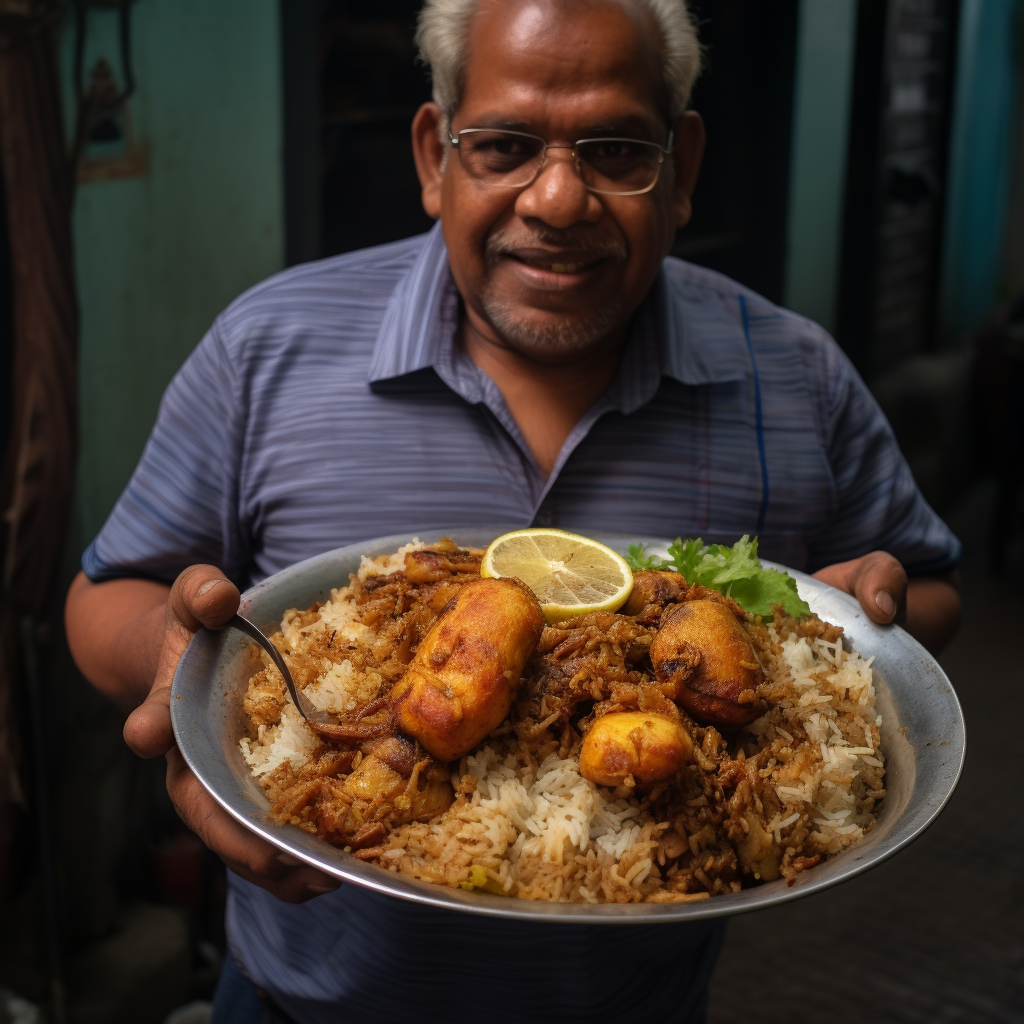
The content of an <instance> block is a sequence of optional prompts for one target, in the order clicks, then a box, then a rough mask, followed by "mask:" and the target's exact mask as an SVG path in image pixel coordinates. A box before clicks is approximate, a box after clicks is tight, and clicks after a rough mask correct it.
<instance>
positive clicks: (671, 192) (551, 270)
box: [414, 0, 689, 362]
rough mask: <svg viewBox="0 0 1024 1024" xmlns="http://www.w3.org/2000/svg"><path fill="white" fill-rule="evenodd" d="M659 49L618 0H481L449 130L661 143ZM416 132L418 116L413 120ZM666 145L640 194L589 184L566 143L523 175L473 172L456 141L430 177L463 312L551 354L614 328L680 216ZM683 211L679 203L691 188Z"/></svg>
mask: <svg viewBox="0 0 1024 1024" xmlns="http://www.w3.org/2000/svg"><path fill="white" fill-rule="evenodd" d="M664 107H665V97H664V93H663V87H662V83H661V57H660V52H659V41H658V36H657V34H656V30H655V29H654V26H653V24H652V23H650V22H649V21H648V19H647V17H646V15H645V14H644V13H643V12H642V11H640V10H634V9H633V8H632V7H631V6H627V5H623V4H620V3H618V2H616V0H595V2H593V3H579V2H578V0H577V2H574V3H572V4H571V5H570V4H563V3H558V2H555V3H551V2H545V3H539V2H537V0H506V2H502V3H500V4H492V3H487V4H483V5H482V6H481V9H480V12H479V13H478V15H477V16H476V18H475V20H474V22H473V26H472V30H471V33H470V39H469V46H468V51H467V64H466V69H465V88H464V92H463V100H462V103H461V105H460V106H459V108H458V110H457V111H456V112H455V114H454V116H453V119H452V126H451V128H452V133H453V134H456V135H457V134H458V132H459V131H460V130H461V129H463V128H505V129H511V130H518V131H523V132H529V133H531V134H533V135H537V136H540V137H541V138H543V139H544V140H545V141H546V142H548V143H549V144H558V145H567V146H571V145H572V144H573V143H574V142H575V141H576V140H577V139H582V138H593V137H595V136H602V135H605V136H618V137H628V138H637V139H642V140H645V141H649V142H656V143H658V144H659V145H662V146H664V145H665V144H666V141H667V138H668V134H669V128H670V125H669V124H668V123H667V122H666V119H665V116H664V112H663V111H664ZM414 131H415V127H414ZM675 172H676V167H675V166H674V162H673V159H672V158H671V157H668V156H667V157H666V158H665V162H664V164H663V165H662V167H661V173H660V176H659V179H658V182H657V184H656V185H655V187H654V189H653V190H652V191H650V192H648V193H646V194H643V195H633V196H615V195H598V194H595V193H593V192H589V191H587V189H586V187H585V186H584V184H583V182H582V181H581V179H580V177H579V175H578V173H577V171H576V167H575V164H574V161H573V157H572V153H571V151H570V150H568V149H555V150H550V151H549V152H548V154H547V161H546V163H545V165H544V168H543V169H542V171H541V173H540V175H539V177H538V178H537V180H536V181H534V182H533V184H532V185H530V186H529V187H527V188H521V189H513V188H502V187H496V186H493V185H488V184H484V183H482V182H480V181H479V180H477V179H474V178H471V177H470V176H469V175H468V174H467V172H466V170H465V168H464V167H463V166H462V163H461V160H460V158H459V156H458V154H457V153H455V152H451V153H450V154H449V155H448V157H447V160H446V162H445V163H444V165H443V172H441V175H440V179H439V181H438V183H437V184H438V188H437V189H436V190H435V192H434V195H435V196H436V202H437V205H438V209H437V210H430V209H429V206H430V203H429V202H427V195H428V189H427V188H426V187H425V189H424V196H425V202H427V206H428V212H432V213H439V214H440V217H441V222H442V227H443V231H444V236H445V242H446V244H447V247H448V254H449V259H450V261H451V267H452V272H453V274H454V277H455V281H456V284H457V285H458V288H459V291H460V292H461V294H462V296H463V299H464V301H465V304H466V312H467V315H468V317H469V320H470V325H471V326H472V327H473V328H474V329H476V330H477V331H478V332H480V333H481V334H483V335H484V336H485V337H487V338H488V339H489V340H491V341H493V342H495V343H497V344H500V345H502V346H503V347H507V348H511V349H513V350H515V351H517V352H519V353H520V354H522V355H524V356H527V357H529V358H533V359H538V360H541V361H547V362H559V361H568V360H572V359H574V358H578V357H579V356H580V355H583V354H585V353H587V352H589V351H592V350H596V349H598V348H600V347H601V346H603V345H608V344H615V343H617V342H618V341H621V339H622V337H623V336H624V331H625V326H626V323H627V321H628V319H629V317H630V316H631V314H632V313H633V311H634V310H635V309H636V308H637V306H638V305H639V304H640V302H641V301H642V299H643V297H644V295H646V293H647V291H648V289H649V288H650V286H651V284H652V282H653V281H654V278H655V275H656V274H657V272H658V267H659V266H660V264H661V261H662V259H663V258H664V257H665V255H666V254H667V253H668V251H669V248H670V246H671V244H672V239H673V236H674V232H675V228H676V226H677V224H679V223H680V220H682V221H683V222H685V216H682V217H681V214H680V202H679V195H678V192H679V189H678V188H677V187H676V182H675ZM686 198H687V202H686V203H685V204H684V205H685V215H686V216H688V212H689V205H688V195H687V197H686Z"/></svg>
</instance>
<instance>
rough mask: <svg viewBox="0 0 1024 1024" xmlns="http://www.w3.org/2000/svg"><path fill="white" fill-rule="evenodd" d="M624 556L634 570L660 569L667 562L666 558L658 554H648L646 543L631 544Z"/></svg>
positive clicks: (627, 563)
mask: <svg viewBox="0 0 1024 1024" xmlns="http://www.w3.org/2000/svg"><path fill="white" fill-rule="evenodd" d="M622 557H623V558H624V559H625V560H626V565H628V566H629V567H630V569H632V570H633V572H641V571H642V570H643V569H660V568H661V567H662V566H663V565H664V564H666V563H665V560H664V559H662V558H659V557H658V556H657V555H649V554H647V545H646V544H630V545H629V548H628V550H627V552H626V554H624V555H623V556H622Z"/></svg>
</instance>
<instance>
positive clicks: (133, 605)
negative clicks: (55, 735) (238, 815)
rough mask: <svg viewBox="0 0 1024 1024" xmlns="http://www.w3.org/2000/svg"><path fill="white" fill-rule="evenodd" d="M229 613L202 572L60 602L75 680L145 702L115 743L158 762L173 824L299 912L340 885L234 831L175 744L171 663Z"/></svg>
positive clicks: (83, 587)
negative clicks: (176, 819) (163, 760)
mask: <svg viewBox="0 0 1024 1024" xmlns="http://www.w3.org/2000/svg"><path fill="white" fill-rule="evenodd" d="M237 609H238V589H237V588H236V587H235V586H234V584H233V583H231V582H229V581H228V580H226V579H225V578H224V574H223V573H222V572H221V571H220V570H219V569H216V568H214V567H213V566H210V565H194V566H192V567H191V568H189V569H186V570H185V572H183V573H182V574H181V575H180V576H179V577H178V578H177V580H175V582H174V586H172V587H171V588H170V589H169V590H168V588H167V587H166V586H162V585H161V584H157V583H152V582H151V581H147V580H132V579H125V580H111V581H109V582H104V583H91V582H90V581H89V580H88V579H87V578H86V577H84V576H81V575H80V576H79V577H78V578H77V579H76V580H75V582H74V583H73V584H72V587H71V591H70V592H69V594H68V603H67V609H66V619H67V631H68V640H69V643H70V645H71V651H72V654H73V655H74V656H75V660H76V661H77V662H78V665H79V667H80V668H81V669H82V671H83V672H84V673H85V674H86V675H87V676H88V678H89V679H90V680H91V681H92V682H93V683H94V684H95V685H96V686H97V687H98V688H99V689H101V690H103V691H104V692H105V693H106V694H107V695H108V696H110V697H112V698H113V699H114V700H116V701H117V702H118V703H120V704H122V706H124V705H126V704H130V703H132V698H133V697H134V698H135V700H136V701H137V700H138V696H140V695H142V694H145V699H144V700H142V702H141V703H139V704H138V706H137V707H136V708H135V710H134V711H132V712H131V714H130V715H129V716H128V719H127V721H126V722H125V726H124V738H125V741H126V742H127V743H128V745H129V746H130V747H131V748H132V750H134V751H135V753H136V754H138V755H139V756H140V757H159V756H160V755H161V754H164V755H166V757H167V792H168V794H169V795H170V797H171V800H172V801H173V803H174V806H175V809H176V810H177V812H178V814H179V816H180V817H181V819H182V821H184V822H185V824H186V825H188V827H189V828H190V829H192V831H193V832H195V833H196V835H198V836H199V838H200V839H202V841H203V842H204V843H206V845H207V846H208V847H209V848H210V849H211V850H213V852H214V853H216V854H217V856H219V857H220V858H221V860H223V861H224V863H225V864H227V866H228V867H229V868H231V870H232V871H234V872H235V874H237V875H240V876H241V877H242V878H245V879H247V880H248V881H250V882H253V883H255V884H256V885H259V886H262V887H263V888H264V889H267V890H268V891H269V892H272V893H273V894H274V895H275V896H277V897H278V899H282V900H285V901H287V902H289V903H301V902H303V901H305V900H308V899H311V898H312V897H313V896H318V895H320V894H321V893H325V892H330V891H331V890H333V889H336V888H338V884H339V883H338V882H337V881H336V880H335V879H333V878H331V877H330V876H329V875H325V874H324V873H323V872H320V871H317V870H316V869H315V868H310V867H307V866H305V865H303V864H302V863H300V862H299V861H298V860H296V859H295V858H293V857H290V856H288V855H287V854H282V853H279V852H278V851H277V850H276V849H275V848H274V847H273V846H271V845H270V844H269V843H267V842H265V841H264V840H263V839H260V838H259V837H258V836H256V835H253V834H252V833H251V832H249V831H248V830H247V829H245V828H243V827H242V826H241V825H239V824H238V823H237V822H236V821H235V820H234V819H233V818H232V817H231V816H230V815H229V814H228V813H227V812H226V811H225V810H223V808H221V806H220V805H219V804H218V803H217V802H216V800H214V799H213V797H211V796H210V794H209V793H207V792H206V790H205V789H204V788H203V786H202V784H201V783H200V782H199V780H198V779H197V778H196V777H195V775H194V774H193V773H192V771H191V770H190V769H189V767H188V765H187V764H186V763H185V759H184V758H183V757H182V756H181V752H180V751H179V750H178V748H177V747H176V746H175V743H174V733H173V731H172V729H171V713H170V694H171V681H172V679H173V678H174V670H175V669H176V668H177V665H178V661H179V660H180V658H181V655H182V654H183V653H184V651H185V648H186V647H187V646H188V642H189V640H191V638H192V635H193V634H194V633H195V632H196V630H198V629H199V628H200V627H201V626H206V627H208V628H210V629H221V628H223V626H224V625H225V623H226V622H227V621H228V619H230V618H231V616H232V615H233V614H234V613H235V612H236V611H237ZM161 613H162V614H161ZM147 683H148V688H147Z"/></svg>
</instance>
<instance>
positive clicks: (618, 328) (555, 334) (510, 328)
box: [485, 303, 628, 362]
mask: <svg viewBox="0 0 1024 1024" xmlns="http://www.w3.org/2000/svg"><path fill="white" fill-rule="evenodd" d="M485 313H486V314H487V319H488V320H489V321H490V323H491V325H492V326H493V327H494V329H495V331H496V332H497V334H498V336H499V337H500V338H501V339H502V340H503V341H504V342H505V344H506V345H507V346H508V347H509V348H510V349H512V350H514V351H516V352H518V353H519V354H520V355H523V356H526V357H527V358H530V359H537V360H540V361H542V362H558V361H562V360H572V359H573V358H576V357H579V356H584V355H587V354H588V353H591V352H594V351H597V350H600V349H601V348H604V347H605V346H606V345H609V344H613V343H615V342H616V341H618V340H620V339H621V336H622V333H623V331H624V329H625V323H626V320H627V319H628V316H627V315H625V314H624V313H623V311H622V310H621V309H620V308H618V306H615V307H614V308H613V307H610V306H606V307H605V308H603V309H600V310H592V311H590V312H588V313H586V314H580V315H568V314H556V313H552V312H549V311H547V310H537V309H528V308H527V309H524V308H522V307H515V308H509V307H507V306H505V305H503V304H501V303H487V304H486V306H485Z"/></svg>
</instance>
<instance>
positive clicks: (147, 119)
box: [62, 0, 284, 546]
mask: <svg viewBox="0 0 1024 1024" xmlns="http://www.w3.org/2000/svg"><path fill="white" fill-rule="evenodd" d="M132 17H133V32H132V36H133V45H132V49H133V53H134V59H135V72H136V79H137V83H138V91H137V93H136V95H135V96H134V97H133V98H132V100H131V113H132V119H133V123H134V126H135V134H136V136H137V137H138V138H139V139H140V140H141V141H142V142H144V143H145V144H146V145H148V146H149V148H150V169H149V172H148V173H147V174H146V175H145V176H143V177H138V178H126V179H121V180H116V181H103V182H90V183H85V184H81V185H79V187H78V192H77V196H76V201H75V211H74V222H73V223H74V241H75V260H76V269H77V274H78V289H79V301H80V304H81V312H82V334H81V347H80V352H81V356H80V390H81V454H80V459H79V486H78V506H79V507H78V518H79V521H80V535H81V536H80V540H81V543H80V546H84V544H86V543H88V541H89V540H90V539H91V537H92V536H93V534H94V533H95V532H96V530H97V529H98V528H99V527H100V526H101V525H102V523H103V520H104V519H105V517H106V515H107V513H108V512H109V511H110V508H111V507H112V506H113V503H114V502H115V501H116V499H117V497H118V495H119V494H120V492H121V490H122V488H123V487H124V485H125V483H126V482H127V480H128V477H129V475H130V474H131V471H132V469H133V467H134V466H135V463H136V462H137V461H138V457H139V454H140V453H141V451H142V448H143V445H144V443H145V440H146V437H147V435H148V433H149V430H150V428H151V426H152V424H153V420H154V417H155V415H156V410H157V406H158V403H159V400H160V395H161V393H162V392H163V389H164V388H165V387H166V385H167V383H168V381H169V380H170V379H171V377H172V376H173V374H174V372H175V371H176V370H177V368H178V367H179V366H180V365H181V363H182V361H183V360H184V359H185V357H186V356H187V355H188V353H189V352H190V351H191V349H192V348H193V347H194V346H195V344H196V343H197V342H198V341H199V339H200V338H201V337H202V335H203V333H204V332H205V331H206V329H207V328H208V327H209V325H210V323H211V321H212V320H213V318H214V317H215V316H216V314H217V313H218V312H219V311H220V310H221V309H222V308H223V307H224V306H225V305H227V303H229V302H230V301H231V300H232V299H233V298H234V297H235V296H236V295H238V294H239V293H240V292H241V291H243V290H245V289H246V288H248V287H249V286H250V285H253V284H255V283H256V282H257V281H259V280H261V279H262V278H264V277H266V276H267V275H269V274H272V273H274V272H275V271H276V270H278V269H280V268H281V267H282V266H283V265H284V223H283V220H284V215H283V185H282V171H281V166H282V161H281V139H282V126H281V70H280V54H279V33H278V0H138V2H137V3H136V4H135V5H134V6H133V8H132ZM89 25H90V33H89V47H88V49H87V57H86V62H85V63H86V67H87V68H88V67H90V66H91V65H92V63H93V62H94V60H95V59H96V58H97V57H101V56H102V57H106V58H107V59H108V60H109V61H110V63H111V65H112V66H113V67H114V68H115V70H116V69H117V68H118V67H119V65H118V62H117V46H116V36H115V27H116V22H115V19H114V16H113V15H112V14H111V13H110V12H104V11H100V12H94V13H92V14H91V15H90V20H89ZM72 35H73V24H72V22H71V19H70V18H69V19H67V21H66V23H65V25H64V28H63V39H62V46H63V58H64V60H63V63H64V76H65V84H66V92H65V105H66V112H67V120H68V122H69V124H70V122H71V120H72V110H73V107H72V103H71V98H72V93H71V54H72ZM70 133H71V132H70V128H69V136H70Z"/></svg>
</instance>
